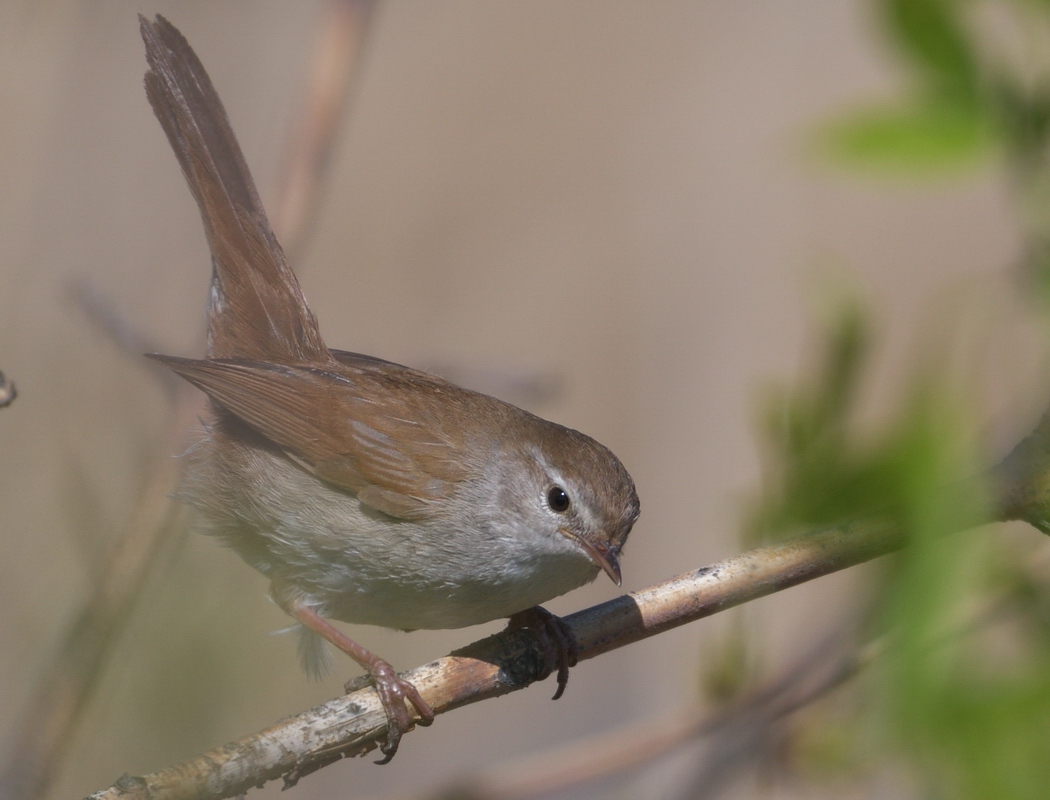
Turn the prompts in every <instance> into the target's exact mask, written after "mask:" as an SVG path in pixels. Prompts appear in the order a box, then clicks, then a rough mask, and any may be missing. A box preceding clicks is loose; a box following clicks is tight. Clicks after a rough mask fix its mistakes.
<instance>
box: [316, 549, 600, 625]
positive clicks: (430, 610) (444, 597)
mask: <svg viewBox="0 0 1050 800" xmlns="http://www.w3.org/2000/svg"><path fill="white" fill-rule="evenodd" d="M440 571H441V577H440V579H437V580H434V581H425V580H424V581H419V580H410V579H404V580H398V579H396V578H395V579H391V578H390V577H389V576H381V577H379V578H373V577H372V576H364V575H362V574H361V573H360V571H356V575H355V576H354V579H353V580H351V581H348V582H347V584H346V585H345V586H343V587H328V588H329V591H325V592H319V593H317V595H318V596H317V599H318V600H320V601H321V604H322V605H321V608H322V611H323V613H325V614H326V615H327V616H330V617H331V618H333V619H338V620H342V621H344V622H356V623H364V624H368V625H381V626H384V627H388V628H398V629H401V630H414V629H418V628H462V627H465V626H468V625H477V624H480V623H482V622H488V621H489V620H493V619H499V618H502V617H509V616H510V615H512V614H516V613H517V612H519V611H524V610H525V609H527V608H531V607H533V606H536V605H539V604H541V603H545V602H547V601H548V600H550V599H552V598H554V597H557V596H559V595H562V594H565V593H566V592H569V591H571V590H573V589H575V588H577V587H579V586H581V585H583V584H584V583H588V582H589V581H591V580H593V579H594V578H595V576H596V575H597V571H598V570H597V568H596V567H595V566H594V565H593V564H592V563H590V562H589V561H588V560H586V559H585V558H583V557H572V558H563V559H548V560H547V562H546V563H544V562H542V561H540V562H538V563H536V564H534V565H530V568H529V569H507V570H505V571H504V572H503V573H502V574H500V573H498V572H496V571H493V570H488V571H486V573H485V574H484V575H482V576H478V575H476V574H465V575H464V574H459V575H457V572H456V570H455V569H453V568H450V566H449V565H447V564H446V565H444V569H442V570H440Z"/></svg>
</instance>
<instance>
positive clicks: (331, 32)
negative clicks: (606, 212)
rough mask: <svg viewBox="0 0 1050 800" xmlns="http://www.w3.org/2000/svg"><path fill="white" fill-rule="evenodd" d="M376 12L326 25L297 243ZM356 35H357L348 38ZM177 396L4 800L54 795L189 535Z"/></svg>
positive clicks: (299, 146)
mask: <svg viewBox="0 0 1050 800" xmlns="http://www.w3.org/2000/svg"><path fill="white" fill-rule="evenodd" d="M375 2H376V0H333V2H332V4H331V10H330V13H329V14H328V16H327V18H326V20H325V22H324V23H323V24H324V27H323V29H322V31H321V37H320V42H319V45H318V47H319V51H320V52H319V54H318V56H317V59H316V60H317V62H318V67H317V68H315V69H314V70H313V72H312V74H311V80H312V81H313V82H314V84H311V85H309V86H308V87H307V95H308V97H310V98H312V100H311V101H309V102H308V103H307V105H306V108H305V109H304V112H303V113H304V114H306V115H307V116H308V117H310V119H308V120H305V121H304V122H303V123H302V124H301V125H299V132H300V136H302V137H303V140H302V141H296V142H293V145H292V148H291V152H292V153H293V155H292V157H291V159H290V162H289V167H288V169H287V170H286V175H287V177H286V180H285V184H286V188H285V191H286V192H288V193H292V192H295V193H296V194H297V199H296V200H295V203H294V206H295V207H296V208H300V209H302V210H301V211H300V214H301V217H300V218H299V220H298V222H296V221H294V220H293V219H291V218H290V217H289V218H284V217H282V218H281V219H280V221H281V222H282V225H281V227H280V228H279V230H281V231H282V232H285V235H286V236H288V237H289V238H288V240H287V241H288V242H290V243H294V242H301V241H302V238H303V235H304V225H303V221H304V220H306V219H307V218H308V216H309V209H310V208H312V205H313V203H314V199H313V197H312V196H311V195H312V194H314V193H316V192H317V191H318V186H319V182H320V177H319V176H320V171H321V170H322V169H323V168H324V165H325V162H326V156H325V154H327V153H328V151H329V150H330V149H331V139H332V137H334V136H335V134H336V129H337V126H336V125H335V121H337V120H338V119H339V118H340V116H341V115H342V110H341V103H343V102H344V101H345V97H346V91H345V89H339V88H338V86H339V85H340V84H344V85H345V84H347V83H348V82H349V80H350V76H351V74H352V73H353V71H354V70H353V68H354V65H355V64H356V63H357V54H358V53H359V51H360V47H359V45H360V41H361V38H362V37H363V35H364V31H365V27H366V23H367V20H368V16H369V12H370V11H371V10H372V7H373V6H374V5H375ZM350 29H352V33H348V31H349V30H350ZM322 65H327V66H326V67H324V68H322ZM316 84H322V85H321V86H318V85H316ZM297 154H298V155H297ZM308 154H309V155H308ZM282 197H283V196H282ZM279 203H280V207H281V208H282V209H283V208H284V207H286V206H289V205H290V204H292V201H291V200H290V199H287V200H286V199H279ZM73 291H74V293H75V294H76V299H77V302H78V304H79V305H80V307H81V308H82V309H83V310H84V311H85V312H86V313H87V314H88V316H89V317H90V318H92V319H93V320H94V322H95V323H96V324H98V325H99V327H100V328H101V329H102V330H103V331H104V332H105V333H107V335H109V336H110V338H112V339H113V340H114V342H115V343H116V344H117V345H118V347H120V348H121V349H122V350H125V351H127V352H134V353H135V354H136V355H137V354H140V353H142V352H144V351H146V350H154V349H156V348H155V347H153V346H151V345H148V344H143V342H144V341H146V339H145V337H143V336H142V335H141V332H139V331H136V330H134V329H133V328H132V327H131V326H130V325H128V324H126V322H124V321H123V320H122V318H121V316H120V315H119V313H117V312H116V311H114V310H113V308H112V307H111V306H110V305H109V304H108V303H107V302H106V301H105V299H104V298H103V297H102V296H101V295H99V294H98V293H96V292H93V291H92V290H91V288H90V287H89V286H87V285H86V284H80V286H79V287H74V289H73ZM165 372H166V371H165ZM180 383H181V382H180ZM175 391H176V392H177V394H176V401H175V403H174V410H173V414H172V421H171V424H170V425H169V426H168V427H167V432H166V433H165V434H164V435H163V436H162V437H160V441H159V443H158V446H157V448H156V450H155V452H156V456H155V457H154V458H153V459H152V461H151V466H150V467H149V468H148V472H147V478H146V480H145V482H144V485H143V488H142V490H141V492H140V494H139V499H138V501H137V502H136V504H135V507H134V508H133V509H131V511H130V512H129V514H128V519H129V521H128V523H127V525H126V526H125V527H124V528H123V529H122V530H121V531H119V532H118V534H117V535H116V536H115V544H114V545H113V549H112V551H111V553H110V557H109V560H108V562H107V564H106V565H105V566H104V568H103V569H101V570H98V571H97V572H96V573H95V574H97V575H98V577H99V580H98V581H97V583H96V584H95V586H94V587H93V588H92V589H91V590H90V591H89V594H88V596H87V598H86V599H85V601H84V603H83V605H82V606H81V607H80V609H79V610H77V611H74V612H73V614H72V619H73V622H72V624H71V625H70V626H69V627H68V628H67V630H66V631H65V633H64V634H63V636H62V640H61V642H60V643H59V644H58V646H57V648H56V655H55V657H54V660H53V661H52V663H51V664H49V665H48V666H46V667H45V668H44V670H43V671H42V674H41V676H40V678H39V680H38V682H37V687H36V691H35V693H34V695H33V697H32V699H31V700H30V702H29V704H28V706H27V708H26V709H25V710H24V712H23V714H22V716H21V718H20V719H19V722H18V723H17V724H16V725H15V726H14V728H13V729H12V736H11V739H10V746H9V747H8V749H7V752H6V753H5V754H4V756H5V758H4V763H3V764H2V765H0V800H34V798H39V797H41V796H42V795H43V794H44V793H45V792H46V790H47V788H48V786H49V785H50V784H51V783H52V781H53V780H54V778H55V775H56V772H57V770H58V768H59V766H60V765H61V763H62V759H63V757H64V755H65V752H66V749H67V747H68V745H69V743H70V741H71V740H72V737H73V734H74V732H75V731H76V729H77V726H78V724H79V721H80V719H81V716H82V714H83V711H84V709H85V707H86V705H87V702H88V700H89V698H90V696H91V693H92V690H93V688H94V687H95V685H96V684H97V682H98V679H99V677H100V676H101V675H102V673H103V670H104V669H105V667H106V665H107V663H108V661H109V656H110V654H111V652H112V648H113V645H114V644H115V642H116V641H117V639H118V638H119V636H120V633H121V632H122V631H123V629H124V625H125V622H126V621H127V619H128V618H129V616H130V613H131V611H132V609H133V608H134V607H135V606H136V605H137V603H138V598H139V596H140V593H141V590H142V588H143V586H144V585H145V583H146V580H147V578H148V576H149V575H150V574H151V571H152V567H153V564H154V563H155V561H156V559H157V556H158V554H160V553H162V552H164V551H165V550H166V549H167V548H168V547H169V543H170V542H171V540H172V539H173V538H175V537H178V536H180V535H182V533H183V531H184V525H183V524H182V508H181V507H180V506H178V505H176V504H174V503H173V501H172V500H171V498H170V497H169V493H170V492H171V490H172V487H173V486H175V485H176V482H177V477H178V469H179V464H178V461H177V460H176V459H173V458H172V457H171V453H172V452H177V451H178V450H180V449H181V448H182V446H183V444H184V441H185V436H186V431H187V430H188V429H189V428H190V427H191V426H192V425H193V424H195V423H196V421H197V419H198V418H199V417H200V415H201V413H202V412H203V409H204V404H203V397H202V395H200V393H199V392H196V391H193V390H189V389H187V388H183V387H181V386H180V387H178V388H177V389H176V390H175ZM5 392H6V394H5ZM4 397H6V398H7V403H10V402H11V401H12V400H13V399H14V386H13V384H9V383H3V382H2V379H0V407H2V406H3V405H5V404H6V403H4V402H3V400H4Z"/></svg>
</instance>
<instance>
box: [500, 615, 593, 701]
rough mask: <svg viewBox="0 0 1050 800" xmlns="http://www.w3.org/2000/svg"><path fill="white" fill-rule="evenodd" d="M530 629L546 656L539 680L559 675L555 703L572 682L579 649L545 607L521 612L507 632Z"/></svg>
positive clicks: (559, 621)
mask: <svg viewBox="0 0 1050 800" xmlns="http://www.w3.org/2000/svg"><path fill="white" fill-rule="evenodd" d="M519 628H527V629H528V630H530V631H534V632H535V634H536V638H537V640H538V641H539V644H540V650H541V652H542V653H543V660H544V671H543V674H541V675H540V676H539V680H541V681H542V680H543V679H544V678H546V677H548V676H549V675H550V674H551V673H552V672H554V670H555V669H557V671H558V690H557V691H556V692H555V693H554V697H553V698H551V699H552V700H557V699H558V698H559V697H561V696H562V694H563V693H564V692H565V685H566V684H567V683H568V682H569V668H570V667H575V666H576V663H577V661H579V657H580V648H579V646H578V645H577V644H576V637H575V636H573V635H572V629H570V628H569V626H568V625H566V624H565V622H564V621H563V620H562V619H561V617H556V616H555V615H554V614H552V613H551V612H549V611H548V610H547V609H545V608H543V607H542V606H533V607H532V608H527V609H525V610H524V611H519V612H518V613H517V614H514V615H513V616H511V617H510V622H509V623H508V624H507V629H508V630H517V629H519Z"/></svg>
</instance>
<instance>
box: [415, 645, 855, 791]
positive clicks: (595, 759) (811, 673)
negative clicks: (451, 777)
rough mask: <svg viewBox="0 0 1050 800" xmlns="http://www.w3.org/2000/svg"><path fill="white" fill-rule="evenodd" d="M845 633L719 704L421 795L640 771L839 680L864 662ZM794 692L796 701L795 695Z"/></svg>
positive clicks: (547, 785)
mask: <svg viewBox="0 0 1050 800" xmlns="http://www.w3.org/2000/svg"><path fill="white" fill-rule="evenodd" d="M846 638H847V637H846V636H845V635H844V630H843V629H837V630H836V631H835V632H833V633H832V634H830V635H828V636H823V637H821V638H820V640H819V641H818V642H816V643H815V644H814V645H813V646H812V647H811V648H809V649H808V650H806V652H804V653H803V654H802V655H801V656H800V657H799V658H798V659H796V661H795V662H794V663H793V664H792V665H791V666H789V667H788V668H787V669H786V670H785V671H784V672H783V673H782V674H781V675H779V676H777V677H775V678H773V679H772V680H770V681H768V682H767V683H766V684H764V685H762V686H760V687H758V688H756V689H754V690H752V691H750V692H748V693H747V694H746V695H744V696H742V697H739V698H738V699H736V700H735V701H733V702H731V703H729V704H727V705H726V706H725V707H723V708H721V709H719V710H718V711H715V712H711V711H710V710H709V709H706V708H704V707H702V706H701V705H699V704H691V705H689V706H688V707H686V708H684V709H675V710H674V711H672V712H670V713H666V714H662V715H660V716H658V717H656V718H654V719H648V720H645V721H644V722H640V723H639V722H636V723H631V724H627V725H624V726H622V727H620V728H618V729H616V730H614V731H611V732H608V733H603V734H601V735H599V736H595V737H592V738H589V739H586V740H584V741H582V742H576V743H570V744H568V745H565V744H563V745H559V746H558V748H557V749H552V750H548V751H545V752H543V753H538V754H536V755H532V756H529V757H528V758H524V759H519V760H516V761H514V762H512V763H510V764H502V765H500V766H498V767H493V768H489V769H486V770H484V771H482V772H481V773H479V774H477V775H474V776H471V777H467V778H463V779H460V780H458V781H456V782H455V783H453V784H450V785H447V786H445V787H443V788H441V789H439V790H437V791H427V792H425V793H424V794H421V795H420V798H421V799H425V798H432V799H433V800H439V799H440V798H447V797H463V798H470V800H526V798H533V797H546V796H548V795H552V794H554V793H556V792H565V791H567V790H569V789H573V788H575V787H577V786H583V785H586V784H588V783H592V782H594V781H596V780H600V779H604V778H609V777H612V776H616V775H623V774H625V773H628V772H631V771H634V770H637V769H638V768H639V767H642V766H645V765H647V764H651V763H652V762H654V761H656V760H657V759H659V758H661V757H663V756H666V755H669V754H670V753H672V752H675V751H676V750H678V749H679V748H681V747H682V746H684V745H686V744H688V743H690V742H692V741H695V740H697V739H700V738H711V739H715V740H721V738H722V736H723V732H725V731H727V730H729V729H731V728H733V727H735V726H737V725H739V720H741V719H748V720H751V719H754V718H755V715H756V713H760V712H761V711H762V710H763V709H771V708H775V709H776V710H777V713H778V714H787V713H790V711H791V710H794V709H795V708H798V707H801V706H802V705H804V704H805V703H808V702H812V701H814V700H816V699H818V698H819V697H821V696H823V695H824V694H826V693H827V692H829V691H831V690H832V689H834V688H835V687H836V686H838V685H840V684H841V683H842V682H843V681H844V680H846V678H848V676H849V674H852V672H850V673H845V672H844V670H843V669H842V666H843V665H844V664H845V663H847V661H848V662H849V663H850V664H853V665H857V666H859V665H860V663H861V660H860V658H859V656H858V654H857V652H856V650H855V649H851V650H850V652H849V653H848V654H842V653H841V652H840V651H841V649H842V644H843V641H844V640H845V639H846ZM862 652H864V651H862ZM829 662H831V663H832V666H831V667H830V668H829V667H828V664H829ZM865 663H866V661H865ZM815 678H816V679H817V680H814V679H815ZM807 684H811V685H810V686H807ZM790 698H797V700H796V701H795V702H791V700H790Z"/></svg>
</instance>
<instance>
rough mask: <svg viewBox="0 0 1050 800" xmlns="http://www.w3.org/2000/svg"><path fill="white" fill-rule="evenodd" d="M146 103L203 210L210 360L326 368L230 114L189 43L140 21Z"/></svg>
mask: <svg viewBox="0 0 1050 800" xmlns="http://www.w3.org/2000/svg"><path fill="white" fill-rule="evenodd" d="M139 25H140V28H141V31H142V39H143V41H144V42H145V43H146V59H147V61H148V62H149V66H150V71H149V72H147V73H146V78H145V83H146V95H147V96H148V97H149V101H150V104H151V105H152V106H153V112H154V113H155V114H156V115H157V119H158V120H160V124H161V126H162V127H163V128H164V132H165V133H166V134H167V136H168V141H169V142H170V143H171V147H172V149H173V150H174V151H175V155H176V156H177V157H178V159H179V164H180V165H181V166H182V171H183V173H184V174H185V176H186V181H187V183H189V186H190V191H191V192H192V193H193V196H194V198H195V199H196V201H197V205H198V206H199V208H200V212H201V218H202V219H203V221H204V230H205V233H206V234H207V236H208V245H209V246H210V248H211V254H212V265H213V272H212V288H211V299H210V302H209V305H208V355H209V356H212V357H216V358H249V359H274V360H279V361H284V360H287V361H327V360H328V352H327V350H326V349H325V346H324V342H323V341H322V339H321V334H320V331H319V330H318V327H317V320H316V319H315V318H314V315H313V314H312V313H311V311H310V309H309V308H308V307H307V305H306V301H305V300H304V299H303V296H302V292H301V291H300V289H299V282H298V281H297V280H296V278H295V275H294V274H293V273H292V270H291V268H290V267H289V266H288V263H287V261H286V260H285V257H284V252H283V251H282V250H281V246H280V244H278V242H277V238H276V237H275V236H274V234H273V231H272V230H271V228H270V223H269V221H268V220H267V218H266V211H265V210H264V209H263V206H262V203H261V202H260V200H259V194H258V192H257V191H256V189H255V183H254V181H253V180H252V176H251V173H250V172H249V171H248V165H247V164H246V163H245V161H244V155H243V154H242V153H241V148H240V145H238V144H237V138H236V137H235V136H234V134H233V130H232V128H231V127H230V122H229V119H228V118H227V116H226V110H225V109H224V108H223V105H222V102H221V101H220V100H219V96H218V94H216V92H215V89H214V87H213V86H212V83H211V80H210V79H209V78H208V73H207V72H205V70H204V67H203V66H202V65H201V62H200V61H199V60H198V58H197V56H196V54H195V53H194V52H193V50H192V48H190V46H189V44H188V43H187V42H186V40H185V39H184V38H183V36H182V34H181V33H179V31H178V30H177V29H176V28H175V26H173V25H172V24H171V23H170V22H168V21H167V20H166V19H164V17H162V16H160V15H157V17H156V20H155V21H154V22H150V21H149V20H147V19H146V18H145V17H142V16H139Z"/></svg>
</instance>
